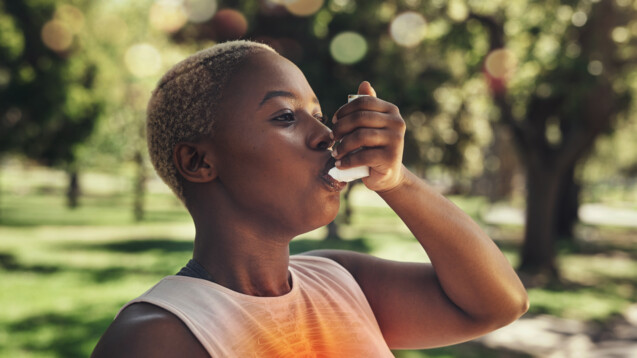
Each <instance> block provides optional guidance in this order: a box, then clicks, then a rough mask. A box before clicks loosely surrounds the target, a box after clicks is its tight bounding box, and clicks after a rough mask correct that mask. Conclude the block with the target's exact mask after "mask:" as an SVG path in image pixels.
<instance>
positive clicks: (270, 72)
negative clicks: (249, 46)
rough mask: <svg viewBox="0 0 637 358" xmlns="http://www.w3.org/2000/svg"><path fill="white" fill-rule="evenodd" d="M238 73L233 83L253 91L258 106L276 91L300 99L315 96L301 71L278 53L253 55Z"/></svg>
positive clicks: (265, 52)
mask: <svg viewBox="0 0 637 358" xmlns="http://www.w3.org/2000/svg"><path fill="white" fill-rule="evenodd" d="M237 72H238V73H237V76H235V78H233V79H232V80H231V81H233V80H234V81H237V82H239V83H238V84H239V85H240V87H242V88H243V90H245V89H252V90H250V91H249V92H250V93H251V94H253V95H254V98H251V99H252V101H257V104H259V103H261V101H263V99H264V97H265V96H266V95H267V94H268V93H270V92H274V91H280V92H287V93H291V94H293V95H295V96H300V97H306V96H310V95H311V96H314V92H313V90H312V88H311V87H310V85H309V83H308V82H307V79H306V78H305V75H303V73H302V72H301V70H300V69H299V68H298V67H297V66H296V65H295V64H294V63H292V62H290V61H289V60H288V59H286V58H285V57H283V56H280V55H278V54H276V53H272V52H269V51H259V52H257V53H255V54H252V55H251V56H250V57H249V58H248V59H247V60H246V62H245V64H244V65H243V66H242V68H241V69H240V70H239V71H237ZM244 93H245V92H244ZM246 94H247V93H246Z"/></svg>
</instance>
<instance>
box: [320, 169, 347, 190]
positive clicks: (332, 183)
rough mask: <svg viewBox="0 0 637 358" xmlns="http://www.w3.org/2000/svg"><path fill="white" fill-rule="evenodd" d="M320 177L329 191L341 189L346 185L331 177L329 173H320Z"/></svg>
mask: <svg viewBox="0 0 637 358" xmlns="http://www.w3.org/2000/svg"><path fill="white" fill-rule="evenodd" d="M321 179H323V182H324V183H325V184H326V185H327V187H328V188H329V189H330V190H331V191H341V190H343V188H345V187H346V186H347V183H345V182H342V181H338V180H336V179H334V178H332V177H331V176H330V175H329V174H327V173H326V174H323V175H321Z"/></svg>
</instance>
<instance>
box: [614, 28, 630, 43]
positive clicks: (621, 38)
mask: <svg viewBox="0 0 637 358" xmlns="http://www.w3.org/2000/svg"><path fill="white" fill-rule="evenodd" d="M611 37H612V38H613V41H615V42H617V43H624V42H626V41H628V39H629V38H630V31H628V28H626V27H623V26H619V27H616V28H614V29H613V32H612V33H611Z"/></svg>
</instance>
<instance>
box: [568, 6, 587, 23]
mask: <svg viewBox="0 0 637 358" xmlns="http://www.w3.org/2000/svg"><path fill="white" fill-rule="evenodd" d="M586 21H588V16H586V13H585V12H584V11H581V10H580V11H576V12H575V13H573V16H571V22H572V23H573V25H575V26H577V27H582V26H584V25H585V24H586Z"/></svg>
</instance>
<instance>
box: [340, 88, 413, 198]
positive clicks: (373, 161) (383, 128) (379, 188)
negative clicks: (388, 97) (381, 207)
mask: <svg viewBox="0 0 637 358" xmlns="http://www.w3.org/2000/svg"><path fill="white" fill-rule="evenodd" d="M358 94H361V95H368V96H366V97H359V98H357V99H356V100H354V101H352V102H351V103H348V104H345V105H343V106H342V107H341V108H339V109H338V111H336V113H335V114H334V117H332V122H333V123H334V128H333V131H334V138H335V139H336V141H337V142H338V141H339V140H340V143H339V144H338V145H337V146H336V147H334V149H333V152H332V155H333V156H334V158H336V167H338V168H341V169H347V168H351V167H357V166H361V165H365V166H368V167H369V168H370V170H369V176H368V177H366V178H363V183H364V184H365V186H367V188H369V189H371V190H374V191H376V192H379V193H381V192H387V191H389V190H392V189H394V188H396V187H398V186H399V185H400V184H401V183H402V182H403V180H404V178H405V169H404V167H403V165H402V158H403V147H404V144H403V142H404V137H405V121H404V120H403V118H402V117H401V116H400V111H399V110H398V107H396V106H395V105H393V104H391V103H389V102H385V101H383V100H381V99H378V98H376V91H374V89H373V88H372V86H371V84H370V83H369V82H367V81H364V82H362V83H361V84H360V85H359V86H358ZM359 148H362V150H359V151H357V149H359Z"/></svg>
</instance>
